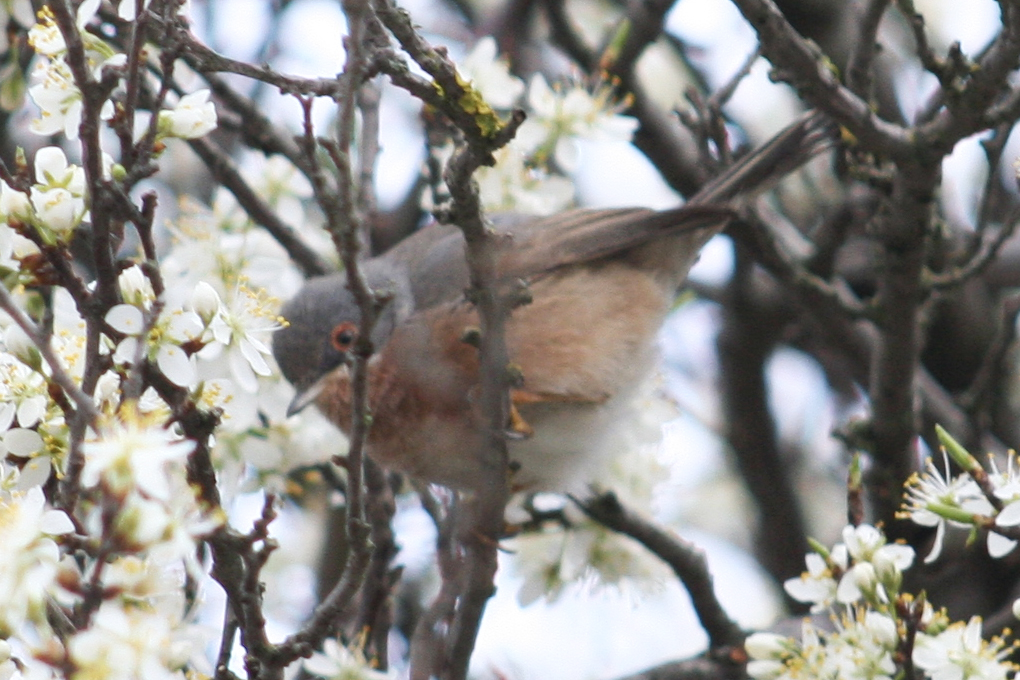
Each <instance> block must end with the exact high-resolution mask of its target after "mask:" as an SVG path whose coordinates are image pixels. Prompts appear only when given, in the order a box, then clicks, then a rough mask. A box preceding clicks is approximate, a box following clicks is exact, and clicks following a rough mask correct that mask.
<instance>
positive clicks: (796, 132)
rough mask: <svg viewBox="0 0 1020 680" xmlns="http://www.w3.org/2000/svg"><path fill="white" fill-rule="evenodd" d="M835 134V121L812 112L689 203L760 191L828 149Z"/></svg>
mask: <svg viewBox="0 0 1020 680" xmlns="http://www.w3.org/2000/svg"><path fill="white" fill-rule="evenodd" d="M836 135H837V128H836V125H835V124H834V123H833V122H831V121H830V120H829V119H828V118H826V117H825V116H823V115H822V114H820V113H818V112H817V111H809V112H808V113H805V114H804V115H802V116H801V117H800V118H798V119H797V120H796V121H794V122H793V123H791V124H790V125H788V126H786V127H785V128H783V129H782V130H781V131H780V132H779V133H778V134H776V136H774V137H773V138H772V139H771V140H769V141H768V142H767V143H766V144H765V145H763V146H762V147H760V148H758V149H755V150H754V151H752V152H751V153H749V154H747V155H746V156H744V157H743V158H741V159H740V160H738V161H737V162H736V163H734V164H733V165H732V166H731V167H730V168H729V169H727V170H726V171H725V172H723V173H722V174H721V175H719V176H718V177H716V178H715V179H713V180H711V181H709V182H708V183H707V184H705V186H703V187H702V188H701V190H699V191H698V193H696V194H695V195H694V196H692V197H691V198H690V200H689V201H687V205H689V206H695V205H712V204H715V205H718V204H724V203H727V202H729V201H732V200H733V199H736V198H746V197H749V196H754V195H755V194H758V193H761V192H762V191H765V190H766V189H768V188H769V187H770V186H771V185H772V184H774V183H775V182H778V181H779V180H780V179H782V178H783V177H785V176H786V175H788V174H790V173H791V172H793V171H794V170H796V169H797V168H799V167H800V166H801V165H803V164H804V163H806V162H808V161H809V160H811V159H812V158H814V157H815V156H817V155H818V154H820V153H821V152H823V151H825V150H826V149H827V148H829V147H830V146H831V145H832V144H833V143H834V141H835V140H836Z"/></svg>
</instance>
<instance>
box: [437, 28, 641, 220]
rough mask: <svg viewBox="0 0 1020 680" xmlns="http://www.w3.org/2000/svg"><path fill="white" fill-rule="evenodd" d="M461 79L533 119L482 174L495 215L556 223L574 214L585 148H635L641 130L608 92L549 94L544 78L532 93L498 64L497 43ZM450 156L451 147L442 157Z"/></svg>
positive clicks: (474, 55)
mask: <svg viewBox="0 0 1020 680" xmlns="http://www.w3.org/2000/svg"><path fill="white" fill-rule="evenodd" d="M460 71H461V74H462V75H463V77H464V79H465V81H469V82H470V84H471V87H473V88H474V89H475V90H476V91H477V92H478V93H479V94H480V95H481V96H482V98H483V99H484V100H485V102H486V103H487V104H488V105H489V106H491V107H493V108H494V109H496V110H500V111H507V110H509V109H511V108H513V107H515V106H521V105H523V107H524V108H525V110H526V111H527V114H528V118H527V120H525V121H524V123H523V125H521V127H520V129H518V131H517V135H516V137H515V138H514V139H513V140H512V141H511V142H510V143H509V144H507V145H506V146H505V147H503V148H502V149H500V150H499V151H498V152H496V164H495V165H494V166H493V167H487V168H481V169H479V171H478V172H477V173H475V179H476V180H477V182H478V187H479V191H480V193H481V200H482V206H483V207H484V208H485V209H486V210H488V211H493V212H496V211H514V212H518V213H524V214H534V215H550V214H552V213H555V212H558V211H560V210H563V209H564V208H567V207H569V206H570V204H571V203H572V202H573V200H574V185H573V182H572V181H571V180H570V178H569V175H570V174H571V173H573V172H574V171H576V170H577V169H578V168H579V166H580V164H581V155H580V143H581V142H582V141H585V140H594V141H623V142H629V141H630V139H631V136H632V135H633V134H634V130H636V129H637V120H636V119H634V118H631V117H629V116H622V115H620V110H621V109H623V108H624V105H623V104H621V103H619V102H616V101H614V99H613V94H612V88H610V87H609V86H608V85H605V84H602V85H599V86H597V87H596V88H595V90H594V92H593V91H591V90H590V89H589V88H588V87H586V86H584V85H582V84H579V83H574V84H569V85H562V86H561V85H556V86H550V85H549V83H548V82H547V81H546V79H545V77H544V76H542V75H541V74H535V75H534V76H532V78H531V81H530V82H529V83H528V84H527V85H525V83H524V81H522V80H521V79H519V78H517V77H515V76H513V75H511V74H510V72H509V71H508V69H507V66H506V63H505V62H503V61H501V60H500V59H499V58H498V55H497V48H496V41H495V39H493V38H492V37H485V38H482V39H481V40H479V41H478V43H477V44H476V45H475V48H474V49H473V50H472V51H471V53H470V54H469V55H468V56H467V57H466V58H465V59H464V62H463V64H461V65H460ZM522 99H523V101H522ZM450 153H452V147H447V148H445V149H444V150H443V153H441V154H440V155H441V156H444V155H447V156H448V155H449V154H450Z"/></svg>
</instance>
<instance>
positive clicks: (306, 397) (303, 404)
mask: <svg viewBox="0 0 1020 680" xmlns="http://www.w3.org/2000/svg"><path fill="white" fill-rule="evenodd" d="M325 386H326V376H322V377H321V378H319V379H318V380H316V381H315V382H313V383H312V384H311V385H309V386H308V387H305V388H303V389H298V391H297V394H295V395H294V398H293V399H291V401H290V406H288V407H287V417H288V418H290V417H291V416H292V415H294V414H295V413H298V412H300V411H303V410H304V409H305V408H307V407H308V405H309V404H311V403H313V402H314V401H315V400H316V399H317V398H318V396H319V394H321V393H322V389H323V388H324V387H325Z"/></svg>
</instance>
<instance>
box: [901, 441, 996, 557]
mask: <svg viewBox="0 0 1020 680" xmlns="http://www.w3.org/2000/svg"><path fill="white" fill-rule="evenodd" d="M944 464H945V469H946V472H945V474H943V473H942V472H941V471H939V469H938V468H936V467H935V464H934V463H933V462H932V460H931V459H930V458H929V459H927V460H926V461H925V463H924V470H923V471H922V472H921V473H920V474H915V475H913V476H911V478H910V479H909V480H907V484H906V488H907V491H906V498H905V500H904V507H903V510H902V511H901V512H900V513H899V514H900V516H902V517H908V518H909V519H910V520H911V521H912V522H914V523H915V524H920V525H921V526H928V527H936V531H935V540H934V543H933V544H932V549H931V552H930V553H929V554H928V556H927V557H926V558H924V562H925V564H929V563H931V562H934V561H935V560H936V559H938V557H939V555H940V554H941V553H942V544H943V542H944V540H945V535H946V526H947V525H948V524H951V525H954V526H970V524H969V521H970V517H971V516H972V515H975V514H978V515H989V516H990V515H992V514H993V508H992V504H991V503H990V502H989V501H988V499H987V498H985V496H984V494H983V493H982V492H981V489H980V487H978V485H977V483H976V482H975V481H974V480H973V479H971V478H970V476H969V475H966V474H961V475H959V476H957V477H952V476H951V475H950V474H949V460H948V458H944Z"/></svg>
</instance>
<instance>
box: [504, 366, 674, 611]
mask: <svg viewBox="0 0 1020 680" xmlns="http://www.w3.org/2000/svg"><path fill="white" fill-rule="evenodd" d="M634 411H635V412H634V413H633V414H632V415H633V416H634V417H633V418H626V419H621V421H622V422H626V423H628V426H627V427H619V428H616V429H615V430H614V432H613V433H612V434H611V435H610V436H609V438H608V439H609V441H607V444H608V445H609V446H608V449H609V450H611V451H612V452H613V453H614V454H615V455H614V456H613V458H612V459H611V460H609V461H607V464H606V465H604V466H600V465H598V464H596V463H595V462H593V461H588V463H589V464H588V465H587V466H586V469H585V470H584V473H585V475H587V476H586V477H583V478H579V479H578V480H577V482H576V484H577V485H579V487H580V488H584V489H585V491H586V492H589V493H590V492H591V491H592V489H591V488H590V487H589V486H588V485H589V483H591V482H593V481H594V480H598V481H599V484H600V485H604V487H605V488H610V489H612V490H613V492H614V493H615V494H616V495H617V497H618V498H619V499H620V500H621V502H623V503H624V504H625V505H626V506H627V507H628V508H631V509H633V510H635V511H637V512H641V513H644V514H646V515H649V516H651V515H653V514H654V509H655V508H654V498H655V490H656V487H657V485H658V482H659V481H661V480H662V479H664V478H666V477H668V470H667V468H666V466H665V465H663V463H662V462H661V460H660V459H659V456H658V444H659V441H660V439H661V437H662V424H663V423H664V422H666V421H668V420H669V419H670V418H673V417H675V416H676V411H675V405H674V404H673V403H672V402H670V401H669V400H668V399H666V398H665V397H664V396H663V395H662V394H660V393H659V392H658V391H657V390H656V389H655V385H654V381H652V383H650V384H649V385H648V386H647V393H645V394H641V395H639V396H638V398H637V399H636V400H635V404H634ZM620 452H624V453H622V454H621V453H620ZM521 500H523V499H521V498H518V499H516V502H520V501H521ZM534 502H536V503H546V502H548V503H547V505H548V507H542V508H539V509H541V510H550V509H558V510H560V511H561V513H562V516H563V519H564V522H562V523H560V522H555V523H546V524H545V525H544V526H542V527H541V528H539V529H538V530H535V531H526V532H522V533H521V534H520V535H518V536H517V537H515V538H513V539H511V540H509V541H508V542H507V548H508V549H509V552H510V553H511V554H512V555H513V557H512V568H513V570H514V571H515V572H516V573H517V574H518V575H520V576H521V577H522V578H523V583H522V584H521V587H520V590H519V591H518V593H517V601H518V602H519V603H520V604H521V606H526V605H528V604H531V603H532V602H535V601H536V600H538V599H540V598H545V599H546V600H547V601H550V602H552V601H555V600H556V599H557V598H559V597H560V595H562V594H563V593H564V592H565V591H566V590H567V589H568V588H570V587H572V586H582V587H591V586H594V587H613V588H618V589H620V590H621V591H624V592H626V591H628V590H630V589H636V590H637V591H638V592H650V591H656V590H657V589H660V588H661V587H662V584H663V583H665V582H666V580H667V579H668V578H669V577H670V572H669V570H668V569H667V568H666V567H665V565H664V564H663V563H662V562H661V561H660V560H658V559H657V558H655V557H653V556H652V555H651V553H649V552H648V550H646V549H645V548H644V547H642V546H641V545H639V544H638V543H637V542H636V541H633V540H631V539H630V538H628V537H626V536H624V535H622V534H620V533H618V532H615V531H612V530H610V529H607V528H606V527H605V526H604V525H602V524H600V523H599V522H596V521H595V520H593V519H591V518H590V517H588V516H587V515H585V514H584V513H583V512H582V511H581V510H580V509H579V508H578V507H577V506H576V505H575V504H574V503H569V502H566V501H565V499H563V498H562V497H560V496H554V495H551V494H546V495H542V496H539V497H538V498H537V499H535V501H534ZM506 518H507V521H508V522H511V523H514V522H518V523H522V522H526V521H527V520H529V519H530V514H529V513H528V512H525V511H524V508H520V507H519V506H517V505H514V501H512V503H511V506H510V507H509V508H508V510H507V513H506Z"/></svg>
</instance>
